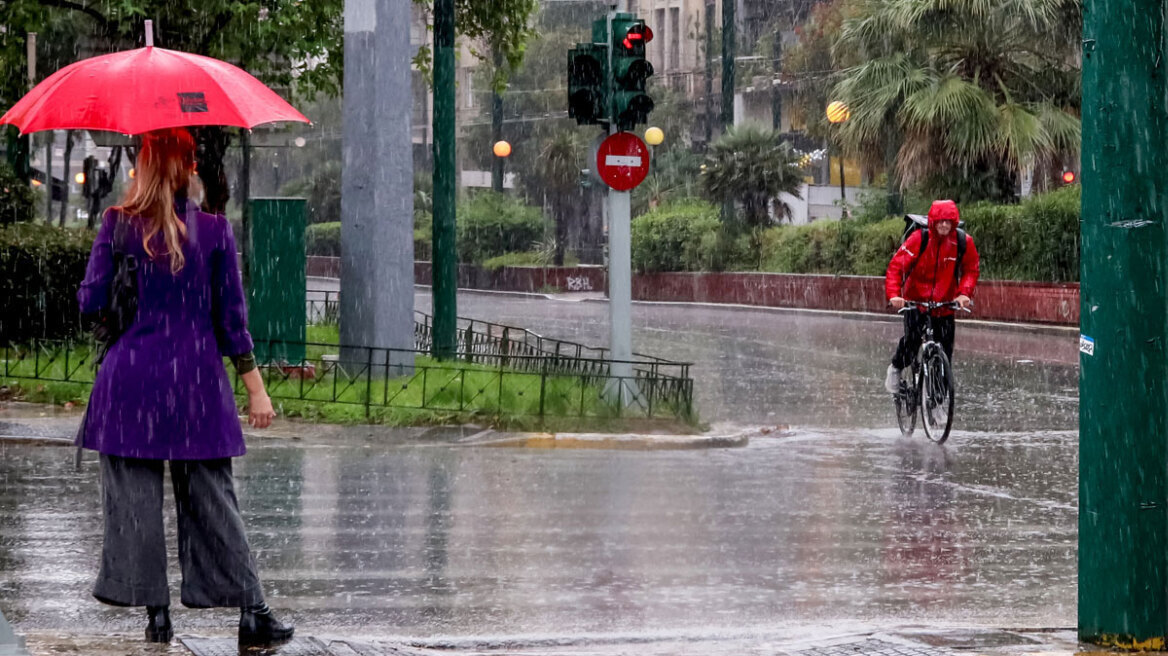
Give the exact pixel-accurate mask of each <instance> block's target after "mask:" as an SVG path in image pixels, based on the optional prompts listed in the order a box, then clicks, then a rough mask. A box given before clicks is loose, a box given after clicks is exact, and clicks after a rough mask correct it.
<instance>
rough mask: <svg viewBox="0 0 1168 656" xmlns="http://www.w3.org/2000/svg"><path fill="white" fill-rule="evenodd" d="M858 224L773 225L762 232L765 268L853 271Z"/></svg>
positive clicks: (832, 271)
mask: <svg viewBox="0 0 1168 656" xmlns="http://www.w3.org/2000/svg"><path fill="white" fill-rule="evenodd" d="M858 231H859V228H858V226H857V224H855V223H853V222H850V221H849V222H840V221H817V222H815V223H811V224H809V225H801V226H785V227H780V228H771V229H769V230H767V231H765V232H764V233H763V234H762V239H761V242H762V253H761V258H762V266H761V268H762V270H764V271H776V272H783V273H834V274H845V273H852V270H853V266H852V256H851V251H852V243H853V242H854V241H855V238H856V233H857V232H858Z"/></svg>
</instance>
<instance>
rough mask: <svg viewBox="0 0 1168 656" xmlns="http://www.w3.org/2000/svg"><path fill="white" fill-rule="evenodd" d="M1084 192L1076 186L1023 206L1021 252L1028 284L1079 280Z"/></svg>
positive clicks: (1049, 194) (1029, 199)
mask: <svg viewBox="0 0 1168 656" xmlns="http://www.w3.org/2000/svg"><path fill="white" fill-rule="evenodd" d="M1081 192H1082V188H1081V187H1080V186H1079V185H1073V186H1070V187H1066V188H1063V189H1060V190H1058V191H1053V192H1050V193H1048V194H1042V195H1040V196H1032V197H1030V198H1027V199H1026V201H1025V202H1023V203H1022V217H1023V223H1022V248H1023V250H1024V252H1025V253H1026V271H1025V273H1026V278H1027V279H1028V280H1052V281H1057V282H1074V281H1078V280H1079V225H1080V216H1081V210H1080V203H1081V199H1082V196H1081Z"/></svg>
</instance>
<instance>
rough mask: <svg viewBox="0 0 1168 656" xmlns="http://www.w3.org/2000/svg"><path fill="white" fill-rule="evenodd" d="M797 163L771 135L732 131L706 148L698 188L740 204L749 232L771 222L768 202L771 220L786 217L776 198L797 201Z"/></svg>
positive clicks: (787, 210) (785, 209)
mask: <svg viewBox="0 0 1168 656" xmlns="http://www.w3.org/2000/svg"><path fill="white" fill-rule="evenodd" d="M798 159H799V158H798V156H797V155H796V154H795V152H794V150H792V149H791V145H790V144H788V143H786V142H784V141H782V140H781V139H780V138H779V133H778V132H777V131H775V130H771V129H769V128H761V127H757V126H753V125H744V126H737V127H733V128H730V129H729V130H728V131H727V132H726V134H724V135H722V136H721V137H720V138H718V139H717V140H715V141H714V143H713V144H711V145H710V149H709V151H708V152H707V154H706V164H705V171H704V172H703V173H702V188H703V190H704V191H705V193H706V195H707V196H708V197H709V198H710V199H711V200H714V201H717V202H723V203H726V202H740V203H742V209H743V218H744V219H745V224H746V225H747V226H748V227H750V228H761V227H765V226H767V225H770V223H771V222H772V218H771V213H770V212H769V211H768V205H769V204H770V202H771V201H772V200H773V201H774V203H775V205H774V210H775V211H774V216H775V218H777V219H780V220H781V219H782V218H783V217H789V216H791V208H790V207H788V206H787V204H786V203H783V202H782V201H781V200H779V194H781V193H784V192H785V193H788V194H791V195H792V196H795V197H796V198H799V197H800V195H799V186H800V185H801V184H802V183H803V174H802V173H801V172H800V170H799V162H798Z"/></svg>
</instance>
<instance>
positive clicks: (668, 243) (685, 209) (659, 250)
mask: <svg viewBox="0 0 1168 656" xmlns="http://www.w3.org/2000/svg"><path fill="white" fill-rule="evenodd" d="M632 240H633V241H632V260H633V269H634V270H636V271H641V272H655V271H721V270H723V269H727V268H732V267H733V266H734V265H735V264H736V263H738V262H739V261H741V260H742V259H743V258H744V257H745V256H746V250H747V246H746V243H745V238H744V237H731V236H728V235H727V234H726V232H725V231H723V230H722V222H721V220H720V219H719V214H718V208H716V207H714V206H713V205H711V204H709V203H706V202H704V201H698V200H686V201H680V202H677V203H671V204H665V205H661V206H659V207H657V208H656V209H654V210H652V211H650V212H649V213H647V214H645V215H643V216H639V217H637V218H636V219H634V220H633V225H632Z"/></svg>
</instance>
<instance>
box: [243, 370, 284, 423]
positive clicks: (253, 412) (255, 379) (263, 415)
mask: <svg viewBox="0 0 1168 656" xmlns="http://www.w3.org/2000/svg"><path fill="white" fill-rule="evenodd" d="M240 379H241V380H243V385H244V387H246V388H247V423H249V424H251V425H252V427H253V428H267V427H268V426H271V425H272V419H273V418H274V417H275V416H276V410H275V409H274V408H272V399H271V397H269V396H268V391H267V390H266V389H264V379H263V378H261V377H260V370H259V369H252V370H251V371H249V372H247V373H246V374H242V375H240Z"/></svg>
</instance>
